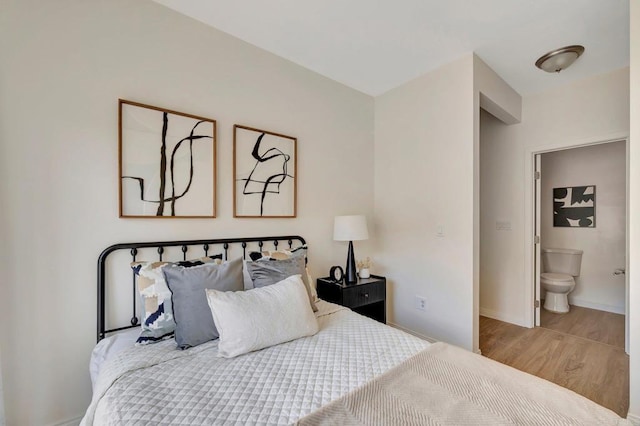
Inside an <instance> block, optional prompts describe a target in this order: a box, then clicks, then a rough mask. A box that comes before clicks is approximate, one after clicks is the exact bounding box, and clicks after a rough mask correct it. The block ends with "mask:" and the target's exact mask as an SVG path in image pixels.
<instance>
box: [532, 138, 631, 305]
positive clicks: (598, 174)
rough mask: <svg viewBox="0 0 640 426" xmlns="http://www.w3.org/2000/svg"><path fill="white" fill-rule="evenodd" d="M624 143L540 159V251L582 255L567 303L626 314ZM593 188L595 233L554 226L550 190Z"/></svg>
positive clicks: (587, 229)
mask: <svg viewBox="0 0 640 426" xmlns="http://www.w3.org/2000/svg"><path fill="white" fill-rule="evenodd" d="M626 150H627V147H626V142H624V141H621V142H612V143H607V144H602V145H593V146H588V147H582V148H574V149H569V150H562V151H555V152H549V153H546V154H542V180H541V204H540V206H541V226H542V233H541V234H540V238H541V244H542V247H560V248H574V249H579V250H583V251H584V253H583V255H582V267H581V269H580V276H579V277H578V278H576V283H577V285H576V288H575V290H574V291H573V292H571V294H569V303H570V304H572V305H577V306H584V307H587V308H593V309H600V310H603V311H608V312H615V313H618V314H624V313H625V290H626V288H625V276H624V275H613V271H614V270H616V269H618V268H625V265H626V255H625V250H626V231H627V229H626V216H627V215H626V209H627V204H626V198H627V187H626V178H627V176H626V175H627V173H626V170H627V162H626ZM584 185H595V186H596V227H595V228H563V227H554V226H553V188H563V187H570V186H584Z"/></svg>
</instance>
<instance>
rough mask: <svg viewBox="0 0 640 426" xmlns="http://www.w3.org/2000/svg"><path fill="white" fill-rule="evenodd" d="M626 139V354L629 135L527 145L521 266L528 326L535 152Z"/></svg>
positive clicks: (532, 315) (531, 321)
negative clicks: (522, 259)
mask: <svg viewBox="0 0 640 426" xmlns="http://www.w3.org/2000/svg"><path fill="white" fill-rule="evenodd" d="M621 141H624V142H625V146H626V150H625V151H626V155H625V163H626V165H625V166H626V207H625V210H626V224H625V226H626V232H625V235H626V237H625V239H626V241H625V269H626V271H627V274H625V351H626V352H627V353H629V274H628V271H629V218H630V212H629V134H628V133H616V134H610V135H607V136H604V137H597V138H589V139H583V140H577V141H568V142H556V143H552V144H548V145H540V146H534V147H529V148H526V150H525V162H524V176H525V182H526V184H525V186H524V190H525V194H524V216H525V217H524V256H525V259H524V268H525V271H524V272H525V274H524V279H525V288H527V289H529V291H526V292H525V294H524V306H523V308H524V312H525V318H524V323H525V325H526V326H527V327H529V328H533V327H535V325H536V324H535V322H536V308H535V301H536V300H537V299H536V297H537V296H538V295H537V294H536V285H535V283H536V279H535V275H536V274H535V270H536V269H535V265H536V257H535V252H536V250H535V244H534V237H535V222H536V203H535V198H536V191H535V185H536V182H535V173H534V172H535V161H536V155H538V154H544V153H547V152H553V151H562V150H566V149H572V148H581V147H586V146H593V145H601V144H605V143H611V142H621Z"/></svg>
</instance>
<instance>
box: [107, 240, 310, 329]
mask: <svg viewBox="0 0 640 426" xmlns="http://www.w3.org/2000/svg"><path fill="white" fill-rule="evenodd" d="M280 242H284V243H285V244H286V245H288V246H289V248H292V247H293V244H294V242H299V243H300V244H301V245H302V244H306V241H305V239H304V238H302V237H300V236H298V235H285V236H277V237H249V238H222V239H208V240H187V241H161V242H143V243H123V244H114V245H112V246H110V247H107V248H106V249H105V250H104V251H103V252H102V253H100V256H99V257H98V334H97V340H98V341H100V340H102V339H103V338H104V337H105V336H106V334H107V333H112V332H115V331H120V330H126V329H128V328H133V327H136V326H138V324H139V321H140V320H139V318H138V316H137V313H136V310H137V300H138V295H137V288H136V276H135V274H134V273H133V272H132V275H133V278H132V294H133V299H132V316H131V320H130V323H131V325H127V326H124V327H117V328H112V329H109V330H106V329H105V328H106V323H105V304H106V299H105V293H106V292H105V287H106V264H107V257H108V256H109V254H111V253H113V252H115V251H118V250H129V253H130V254H131V259H132V261H135V260H136V256H137V255H138V249H141V248H149V247H151V248H156V249H157V250H156V251H157V253H158V260H160V261H161V260H163V259H162V255H163V254H164V251H165V248H167V247H180V248H181V251H182V260H187V252H188V251H189V248H190V247H194V246H199V247H200V249H201V250H202V251H203V252H204V255H205V256H208V255H209V250H210V248H211V246H222V247H221V248H222V250H223V256H224V259H225V260H227V258H228V254H229V247H230V245H232V244H235V245H237V244H239V245H240V246H241V247H242V257H243V259H246V258H247V246H248V243H257V246H258V248H259V250H261V249H262V248H263V246H264V244H265V243H273V246H274V248H275V249H278V246H279V245H280ZM126 267H128V265H127V266H126Z"/></svg>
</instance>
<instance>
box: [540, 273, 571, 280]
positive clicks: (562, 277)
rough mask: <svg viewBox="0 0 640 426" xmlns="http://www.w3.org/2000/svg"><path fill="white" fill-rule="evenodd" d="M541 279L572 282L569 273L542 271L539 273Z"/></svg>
mask: <svg viewBox="0 0 640 426" xmlns="http://www.w3.org/2000/svg"><path fill="white" fill-rule="evenodd" d="M540 279H541V280H547V281H551V282H555V283H572V282H573V277H572V276H571V275H569V274H558V273H556V272H544V273H542V274H540Z"/></svg>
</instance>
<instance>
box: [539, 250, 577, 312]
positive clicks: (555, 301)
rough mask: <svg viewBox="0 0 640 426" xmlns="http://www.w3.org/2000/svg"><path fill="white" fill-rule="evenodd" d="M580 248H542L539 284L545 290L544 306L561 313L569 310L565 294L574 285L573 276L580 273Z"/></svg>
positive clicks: (567, 293)
mask: <svg viewBox="0 0 640 426" xmlns="http://www.w3.org/2000/svg"><path fill="white" fill-rule="evenodd" d="M581 263H582V250H574V249H560V248H543V249H542V267H543V271H544V272H543V273H542V274H540V286H541V287H542V289H543V290H545V291H546V293H547V294H546V297H545V301H544V308H545V309H546V310H547V311H551V312H556V313H559V314H563V313H566V312H569V301H568V300H567V296H568V295H569V293H571V291H573V289H574V288H575V286H576V282H575V280H574V277H577V276H578V275H580V265H581Z"/></svg>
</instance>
